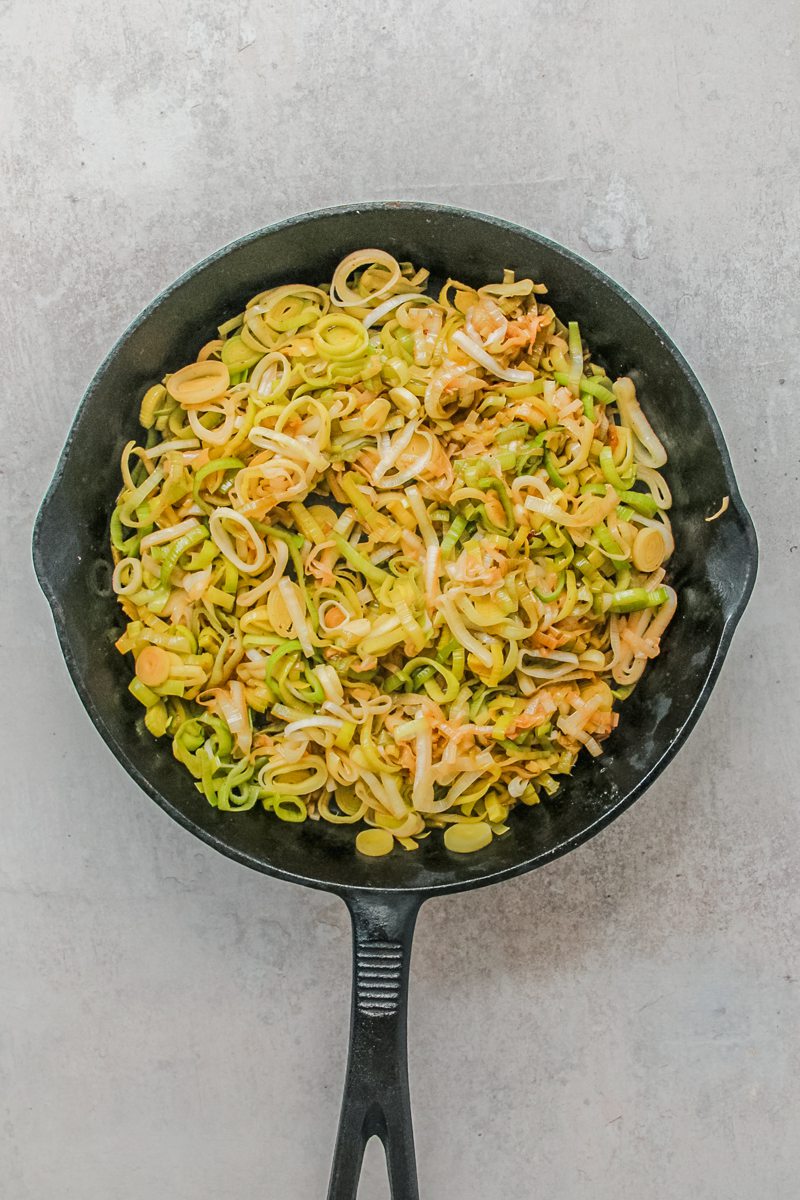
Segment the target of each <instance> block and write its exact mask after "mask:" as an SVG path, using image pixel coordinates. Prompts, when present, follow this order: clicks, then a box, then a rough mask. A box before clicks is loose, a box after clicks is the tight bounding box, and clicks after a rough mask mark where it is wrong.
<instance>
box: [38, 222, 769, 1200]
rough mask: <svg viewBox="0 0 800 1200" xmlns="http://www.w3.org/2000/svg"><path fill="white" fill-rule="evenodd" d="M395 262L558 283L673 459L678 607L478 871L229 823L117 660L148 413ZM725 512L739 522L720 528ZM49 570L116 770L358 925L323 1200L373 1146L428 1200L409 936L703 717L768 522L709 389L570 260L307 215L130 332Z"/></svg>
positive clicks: (641, 787) (634, 774)
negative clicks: (287, 287)
mask: <svg viewBox="0 0 800 1200" xmlns="http://www.w3.org/2000/svg"><path fill="white" fill-rule="evenodd" d="M362 246H380V247H382V248H384V249H386V250H388V251H389V252H390V253H392V254H393V255H395V257H397V258H399V259H402V260H408V259H410V260H411V261H413V262H417V263H420V264H424V265H426V266H428V267H430V268H431V271H432V278H434V279H436V278H437V277H438V279H439V280H443V279H446V278H447V277H448V276H450V275H452V276H454V277H457V278H460V279H463V280H465V281H466V282H474V283H480V282H483V281H485V280H487V279H499V278H502V271H503V268H505V267H510V268H512V269H514V270H515V271H518V272H520V273H522V274H523V275H524V276H531V277H533V278H534V279H536V280H540V281H542V282H544V283H546V284H547V286H548V290H549V297H548V298H549V300H550V301H551V302H552V304H553V307H554V308H555V309H556V311H557V312H559V313H561V314H562V315H565V316H566V315H568V316H569V318H570V319H574V320H577V321H579V322H580V326H581V329H583V330H585V332H586V337H587V340H588V341H589V342H590V344H591V346H592V349H593V357H594V358H595V359H596V360H597V361H598V362H600V363H602V364H603V365H604V366H605V367H606V369H607V370H608V372H609V374H611V375H612V376H619V375H631V376H632V378H633V379H634V381H635V383H636V386H637V392H638V395H639V398H640V400H641V402H642V405H643V408H644V410H645V412H646V413H647V415H648V417H649V419H650V421H651V423H652V425H653V427H654V428H655V431H656V433H657V434H658V436H659V437H660V439H661V440H662V442H663V443H664V445H665V447H666V449H667V451H668V454H669V468H668V476H669V482H670V486H671V488H672V492H673V507H672V510H671V514H670V515H671V519H672V524H673V530H674V533H675V543H676V550H675V554H674V556H673V557H672V559H671V560H670V577H671V580H672V582H673V583H674V585H675V587H676V589H677V591H678V595H679V607H678V611H677V614H676V616H675V618H674V619H673V621H672V624H671V625H670V628H669V630H668V632H667V634H666V635H665V638H664V647H663V653H662V654H661V655H660V656H659V657H658V659H657V660H655V662H654V663H652V664H651V666H650V668H649V669H648V671H647V672H645V675H644V676H643V678H642V680H641V682H640V683H639V685H638V686H637V688H636V690H635V692H634V693H633V695H632V696H631V697H630V698H629V700H627V701H626V703H625V709H624V713H623V719H622V720H621V722H620V725H619V727H618V729H617V730H616V731H615V732H614V734H613V735H612V737H611V738H610V739H609V741H608V742H607V743H606V747H605V752H604V754H603V756H602V758H601V759H599V760H596V761H594V760H590V761H588V762H584V761H583V759H584V757H588V756H581V757H580V758H579V760H578V762H577V764H576V767H575V770H574V773H573V774H572V775H571V776H569V777H568V778H566V779H565V781H564V783H563V785H562V787H561V788H560V790H559V792H558V793H557V795H556V796H555V797H553V798H552V799H548V800H545V801H543V802H542V803H541V804H538V805H537V806H536V807H535V808H531V809H528V808H525V809H522V810H521V811H520V810H519V809H515V810H514V811H513V812H512V813H511V815H510V818H509V822H508V823H509V825H510V831H509V833H507V834H506V835H505V836H504V837H502V838H496V839H495V840H494V841H493V842H492V843H491V844H490V845H489V846H488V847H486V849H484V850H483V851H481V852H480V853H478V854H472V855H456V854H452V853H450V852H449V851H447V849H446V848H445V847H444V845H443V844H442V842H441V840H440V839H439V838H434V837H430V838H427V839H426V840H425V841H424V842H423V843H422V844H421V846H420V847H419V849H418V850H416V851H414V852H413V853H409V854H406V853H403V854H402V855H392V856H390V857H389V858H387V859H384V860H381V861H380V862H376V860H374V859H366V858H363V857H361V856H359V855H357V854H356V853H355V852H354V849H353V841H352V831H351V832H348V831H347V829H346V827H343V826H339V825H328V824H326V823H324V822H315V823H311V822H307V823H305V824H304V825H293V824H285V823H283V822H280V821H274V820H269V819H267V818H265V817H264V815H263V814H258V813H256V812H255V811H253V812H249V813H226V812H220V811H219V810H217V809H215V808H212V807H211V806H210V805H209V804H208V803H207V801H206V800H205V798H204V797H203V796H201V795H199V793H198V792H197V791H196V789H195V788H194V786H193V784H192V781H191V779H190V777H189V776H188V774H187V773H186V772H185V770H184V768H183V767H182V766H181V765H180V764H179V763H178V762H177V761H176V760H175V759H174V758H173V757H172V755H171V754H170V753H169V750H168V749H165V748H164V747H163V746H161V745H160V744H159V743H157V742H156V741H155V740H154V739H152V738H150V737H149V736H147V735H143V734H141V733H140V732H139V729H138V724H137V718H138V716H139V710H138V706H137V703H136V701H135V700H134V699H133V697H132V696H130V694H129V693H128V690H127V685H128V667H127V665H126V663H125V662H124V661H123V659H122V657H121V656H120V655H119V654H118V653H117V651H116V650H115V648H114V645H113V643H114V640H115V637H116V635H117V634H118V632H119V613H118V609H117V604H116V600H115V598H114V596H113V594H112V592H111V588H110V575H111V562H110V554H109V549H108V529H109V517H110V513H111V511H112V508H113V506H114V501H115V497H116V494H117V491H118V489H119V468H118V464H119V457H120V453H121V450H122V447H123V446H124V444H125V443H126V442H127V441H128V440H130V438H131V437H134V436H135V435H136V431H137V413H138V406H139V401H140V399H141V397H142V395H143V393H144V391H145V390H146V388H147V387H149V386H150V384H152V383H153V382H154V381H156V380H159V379H161V378H162V377H163V375H164V374H165V373H166V372H167V371H171V370H175V369H176V367H177V366H178V365H180V364H181V363H183V362H186V361H188V360H189V358H193V357H194V355H195V354H196V352H197V350H198V348H199V347H200V346H201V345H202V344H203V343H204V342H205V341H207V340H208V339H209V338H210V337H211V336H212V335H213V334H214V330H215V328H216V326H217V324H218V322H219V321H220V319H224V318H226V317H227V316H232V315H234V314H235V313H237V312H239V311H241V309H242V308H243V306H244V304H245V302H246V301H247V300H248V299H249V298H250V297H251V296H253V295H255V294H256V293H257V292H259V291H263V290H264V289H265V288H267V287H271V286H274V285H276V284H279V283H284V282H286V281H287V280H298V281H301V282H306V283H311V284H314V283H318V282H319V280H320V279H325V278H329V277H330V275H331V273H332V271H333V268H334V267H335V265H336V264H337V263H338V262H339V261H340V260H341V259H342V258H344V256H345V255H346V254H348V253H349V252H350V251H352V250H354V249H357V248H360V247H362ZM725 497H728V498H729V505H728V508H727V511H725V512H724V513H722V514H721V515H720V516H719V518H718V519H716V520H714V521H708V520H707V519H706V518H708V517H709V516H710V515H712V514H713V513H714V512H716V510H717V509H718V508H719V507H720V504H721V501H722V500H723V499H724V498H725ZM33 557H34V565H35V568H36V573H37V576H38V578H39V581H40V584H41V586H42V589H43V591H44V593H45V595H46V597H47V600H48V602H49V604H50V606H51V609H52V612H53V618H54V622H55V627H56V632H57V634H58V638H59V641H60V643H61V648H62V650H63V654H64V658H65V661H66V664H67V668H68V670H69V672H70V675H71V676H72V679H73V682H74V684H75V687H76V689H77V691H78V694H79V696H80V698H81V700H82V702H83V704H84V705H85V707H86V709H87V711H88V712H89V715H90V717H91V719H92V721H93V722H94V724H95V726H96V728H97V730H98V732H99V733H100V735H101V737H102V738H103V739H104V741H105V742H106V744H107V745H108V746H109V747H110V749H111V751H112V752H113V753H114V755H115V756H116V757H117V759H118V760H119V762H120V763H121V765H122V766H123V768H124V769H125V770H126V771H127V772H128V773H129V774H130V775H131V776H132V777H133V779H135V780H136V782H137V783H138V784H139V785H140V786H141V788H142V789H143V791H145V792H146V793H147V794H148V795H149V796H150V797H151V798H152V799H153V800H155V802H156V803H157V804H158V805H159V806H160V807H161V808H163V809H164V811H165V812H167V813H168V814H169V815H170V816H171V817H172V818H173V819H174V820H176V821H177V822H179V824H181V825H183V826H184V828H186V829H188V830H189V831H190V832H191V833H193V834H194V835H195V836H196V837H198V838H200V839H201V840H202V841H204V842H206V843H207V844H208V845H209V846H212V847H213V848H214V849H216V850H219V851H220V852H221V853H222V854H225V855H227V856H228V857H230V858H233V859H235V860H236V861H237V862H240V863H243V864H244V865H246V866H249V867H252V868H254V869H255V870H258V871H262V872H265V873H266V874H268V875H274V876H276V877H277V878H280V879H285V880H289V881H291V882H294V883H298V884H303V885H305V886H307V887H314V888H322V889H325V890H327V891H330V892H333V893H335V894H337V895H340V896H341V897H342V898H343V899H344V900H345V902H346V903H347V905H348V907H349V909H350V913H351V917H352V922H353V932H354V960H353V1007H352V1018H351V1049H350V1056H349V1061H348V1067H347V1080H346V1088H345V1097H344V1102H343V1107H342V1114H341V1122H340V1129H339V1138H338V1142H337V1147H336V1152H335V1158H334V1165H333V1172H332V1176H331V1185H330V1191H329V1198H330V1200H354V1198H355V1195H356V1191H357V1187H358V1177H359V1174H360V1169H361V1161H362V1157H363V1150H364V1145H365V1143H366V1141H367V1139H368V1138H369V1137H370V1136H372V1135H373V1134H376V1135H377V1136H379V1137H380V1138H381V1139H382V1141H383V1142H384V1145H385V1147H386V1152H387V1163H388V1169H389V1175H390V1182H391V1188H392V1196H393V1197H394V1198H395V1200H415V1197H417V1196H418V1194H419V1193H418V1187H417V1179H416V1167H415V1162H414V1148H413V1135H412V1129H411V1108H410V1103H409V1096H408V1078H407V1067H406V999H407V989H408V970H409V958H410V951H411V939H412V935H413V929H414V922H415V920H416V916H417V912H418V910H419V906H420V904H421V903H422V902H423V901H424V900H425V899H426V898H428V897H430V896H435V895H442V894H444V893H447V892H453V891H459V890H462V889H466V888H473V887H481V886H484V885H486V884H490V883H495V882H498V881H500V880H502V879H506V878H509V877H510V876H513V875H519V874H521V873H522V872H524V871H530V870H532V869H534V868H535V867H539V866H542V865H543V864H544V863H548V862H551V861H552V860H554V859H555V858H557V857H558V856H559V855H561V854H565V853H566V852H567V851H569V850H572V849H574V848H575V847H577V846H579V845H580V844H581V843H582V842H584V841H586V840H587V839H588V838H590V837H592V836H593V835H594V834H595V833H597V832H598V831H599V830H601V829H602V828H604V827H605V826H606V825H608V824H609V822H611V821H613V820H614V819H615V818H616V817H618V816H619V815H620V814H621V813H623V812H624V811H625V809H627V808H628V807H629V806H630V805H631V804H633V802H634V801H635V800H636V799H637V798H638V797H639V796H641V795H642V793H643V792H644V791H645V789H646V788H647V787H648V786H649V785H650V784H651V783H652V782H653V780H654V779H656V778H657V776H658V775H659V774H660V773H661V771H663V769H664V768H665V766H666V765H667V764H668V763H669V761H670V760H671V758H672V757H673V755H674V754H675V753H676V752H677V751H678V749H679V748H680V746H681V745H682V744H683V742H684V741H685V740H686V738H687V737H688V735H689V733H690V731H691V729H692V728H693V726H694V724H695V722H696V721H697V719H698V717H699V716H700V713H701V712H702V710H703V707H704V705H705V703H706V701H707V700H708V697H709V695H710V693H711V690H712V688H713V686H714V683H715V681H716V679H717V676H718V674H719V671H720V668H721V666H722V662H723V660H724V658H725V654H726V652H727V650H728V647H729V645H730V641H731V638H732V636H733V632H734V629H735V627H736V624H737V622H738V621H739V618H740V617H741V615H742V613H743V611H744V608H745V606H746V604H747V601H748V599H749V596H750V593H751V591H752V588H753V584H754V581H755V575H756V569H757V557H758V555H757V546H756V539H755V533H754V530H753V525H752V522H751V520H750V517H749V515H748V513H747V510H746V508H745V506H744V503H743V501H742V498H741V496H740V494H739V490H738V487H737V485H736V480H735V478H734V474H733V469H732V467H731V462H730V458H729V455H728V451H727V448H726V446H725V442H724V440H723V437H722V434H721V432H720V429H719V425H718V424H717V420H716V417H715V416H714V413H713V410H712V408H711V405H710V404H709V402H708V399H707V398H706V396H705V394H704V392H703V390H702V388H701V386H700V384H699V382H698V380H697V378H696V377H695V375H694V374H693V372H692V370H691V368H690V367H689V366H688V364H687V363H686V361H685V359H684V358H683V356H682V355H681V353H680V351H679V350H678V349H677V348H676V346H675V345H674V343H673V342H672V341H671V340H670V338H669V337H668V335H667V334H666V333H665V332H664V330H663V329H661V327H660V326H659V325H658V324H657V322H656V321H655V320H654V319H653V318H652V317H651V316H650V315H649V314H648V313H647V312H646V311H645V310H644V309H643V308H642V307H641V306H640V305H639V304H638V303H637V302H636V301H635V300H633V299H632V298H631V297H630V296H629V295H628V294H627V293H626V292H624V291H623V290H622V288H620V287H619V286H618V285H617V284H616V283H614V282H613V281H612V280H610V279H609V278H608V277H607V276H605V275H604V274H603V273H602V272H601V271H599V270H598V269H597V268H596V267H594V266H592V265H591V264H589V263H587V262H585V261H584V260H583V259H581V258H579V257H578V256H577V255H575V254H573V253H572V252H571V251H568V250H565V249H564V248H563V247H561V246H558V245H557V244H556V243H554V242H552V241H549V240H548V239H547V238H544V237H542V236H541V235H539V234H536V233H532V232H530V231H529V230H526V229H522V228H520V227H519V226H516V225H511V224H509V223H508V222H506V221H502V220H499V219H497V218H495V217H489V216H485V215H482V214H480V213H475V212H468V211H466V210H462V209H457V208H446V207H443V206H440V205H432V204H418V203H412V202H402V203H392V204H364V205H353V206H345V207H342V208H335V209H327V210H323V211H319V212H314V213H309V214H306V215H303V216H300V217H295V218H293V219H291V220H288V221H284V222H282V223H280V224H278V225H273V226H271V227H269V228H267V229H263V230H260V231H259V232H257V233H253V234H251V235H249V236H248V237H245V238H241V239H240V240H239V241H237V242H234V243H232V244H231V245H230V246H227V247H225V248H224V249H223V250H220V251H218V252H217V253H216V254H213V255H212V256H211V257H210V258H208V259H206V260H205V261H203V262H201V263H199V264H198V265H197V266H195V267H192V268H191V269H190V270H189V271H187V272H186V274H185V275H183V276H182V277H181V278H180V279H179V280H177V282H175V283H174V284H172V285H171V286H170V287H169V288H167V290H166V291H165V292H163V293H162V295H161V296H159V297H158V298H157V299H156V300H155V301H154V302H153V303H152V304H151V305H149V307H148V308H146V309H145V311H144V312H143V313H142V314H141V315H140V316H139V317H138V318H137V319H136V321H134V323H133V324H132V325H131V327H130V328H129V329H128V330H127V332H126V333H125V334H123V336H122V337H121V338H120V340H119V341H118V342H117V344H116V345H115V346H114V347H113V349H112V350H111V352H110V353H109V355H108V357H107V358H106V359H105V361H104V362H103V364H102V365H101V367H100V368H99V370H98V372H97V374H96V375H95V377H94V379H93V380H92V382H91V384H90V385H89V388H88V390H87V392H86V395H85V396H84V398H83V401H82V403H81V405H80V408H79V409H78V413H77V415H76V417H75V420H74V423H73V426H72V429H71V430H70V433H69V435H68V438H67V442H66V445H65V447H64V450H63V452H62V455H61V458H60V460H59V463H58V466H57V468H56V473H55V476H54V478H53V481H52V483H51V485H50V489H49V491H48V493H47V496H46V497H45V499H44V502H43V504H42V507H41V510H40V512H39V516H38V519H37V522H36V527H35V530H34V536H33Z"/></svg>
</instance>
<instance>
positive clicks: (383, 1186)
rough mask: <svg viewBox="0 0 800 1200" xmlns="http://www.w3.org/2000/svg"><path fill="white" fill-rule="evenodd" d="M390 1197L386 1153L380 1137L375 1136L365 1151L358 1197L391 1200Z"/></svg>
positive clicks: (371, 1199)
mask: <svg viewBox="0 0 800 1200" xmlns="http://www.w3.org/2000/svg"><path fill="white" fill-rule="evenodd" d="M390 1196H391V1193H390V1191H389V1168H388V1166H387V1163H386V1152H385V1150H384V1148H383V1143H382V1142H381V1140H380V1138H379V1137H378V1135H377V1134H373V1136H372V1137H371V1138H370V1139H369V1141H368V1142H367V1145H366V1147H365V1150H364V1165H363V1167H362V1170H361V1179H360V1181H359V1184H358V1192H357V1197H358V1200H390Z"/></svg>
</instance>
